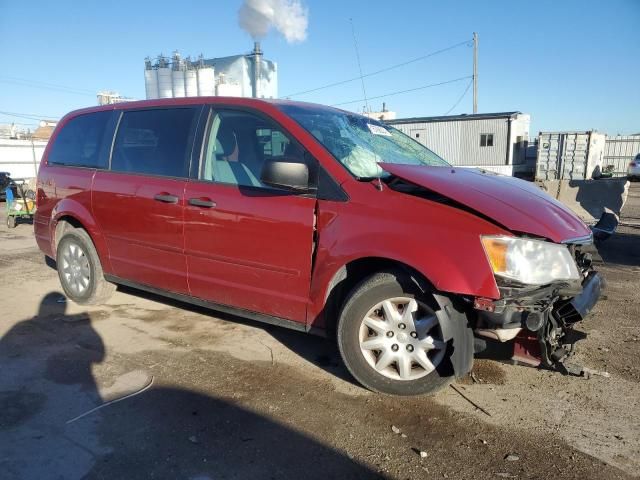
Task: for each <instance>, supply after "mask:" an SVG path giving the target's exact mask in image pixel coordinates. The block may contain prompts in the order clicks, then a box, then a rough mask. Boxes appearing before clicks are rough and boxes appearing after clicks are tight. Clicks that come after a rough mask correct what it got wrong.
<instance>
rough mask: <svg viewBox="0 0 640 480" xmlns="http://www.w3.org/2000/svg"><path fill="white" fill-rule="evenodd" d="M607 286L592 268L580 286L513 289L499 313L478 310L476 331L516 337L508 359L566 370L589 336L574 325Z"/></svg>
mask: <svg viewBox="0 0 640 480" xmlns="http://www.w3.org/2000/svg"><path fill="white" fill-rule="evenodd" d="M604 288H605V282H604V279H603V278H602V276H601V275H600V274H599V273H597V272H595V271H590V272H589V273H588V274H587V275H586V276H585V277H584V280H583V281H582V283H581V284H578V285H571V286H569V285H558V286H556V287H553V286H546V287H540V288H538V289H534V290H530V289H526V290H520V291H515V292H514V291H511V292H510V296H509V297H508V299H506V298H505V299H503V303H501V304H500V305H501V307H502V308H501V309H500V311H499V312H498V311H494V312H486V311H483V312H478V318H477V322H478V325H479V326H480V329H476V333H479V334H480V335H483V333H482V332H483V329H485V330H484V332H486V329H488V328H489V329H491V328H492V329H495V330H494V331H495V332H498V333H500V335H496V337H497V338H500V336H501V335H502V336H503V337H505V338H513V339H514V342H511V346H509V348H508V352H505V353H508V354H507V355H506V358H505V359H510V360H511V361H513V362H516V363H521V364H527V365H531V366H544V367H546V368H552V369H556V370H560V371H564V372H566V371H567V367H566V365H567V364H566V363H565V360H566V359H567V358H568V357H569V356H570V355H571V354H572V353H573V351H574V344H575V342H577V341H578V340H581V339H582V338H584V337H585V336H586V335H585V334H583V333H581V332H579V331H577V330H574V328H573V327H574V325H575V324H576V323H577V322H580V321H582V320H584V319H585V318H586V317H587V316H588V315H589V313H590V312H591V311H592V310H593V308H594V306H595V305H596V304H597V303H598V300H599V299H600V297H601V295H602V292H603V291H604ZM570 292H572V293H571V294H570V295H568V294H569V293H570ZM506 332H512V335H506ZM484 336H485V337H486V333H484ZM502 341H504V340H502ZM505 347H507V345H505Z"/></svg>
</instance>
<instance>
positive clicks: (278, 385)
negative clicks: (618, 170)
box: [0, 183, 640, 479]
mask: <svg viewBox="0 0 640 480" xmlns="http://www.w3.org/2000/svg"><path fill="white" fill-rule="evenodd" d="M3 206H4V205H0V207H3ZM623 214H624V215H623V222H626V223H627V225H628V226H624V227H621V228H620V230H619V234H617V235H616V236H615V237H614V238H613V239H611V240H609V241H608V242H607V243H605V244H604V245H603V246H602V247H601V248H600V250H599V252H596V253H597V255H596V260H597V264H598V268H599V270H600V271H601V272H602V273H603V274H604V276H605V278H606V280H607V282H608V291H607V294H606V295H607V298H606V299H605V300H604V301H602V302H601V303H600V304H599V305H598V306H597V308H596V310H595V312H594V314H593V316H592V317H591V318H589V319H588V320H587V321H585V322H584V325H583V326H582V328H583V330H584V331H585V332H586V333H587V334H588V337H587V339H586V340H584V341H582V342H581V343H580V344H579V351H578V354H577V358H576V361H577V362H580V363H582V364H583V365H585V366H587V367H589V368H592V369H594V370H598V371H606V372H608V373H610V377H609V378H606V377H603V376H593V377H591V378H590V379H584V378H576V377H564V376H561V375H560V374H558V373H552V372H548V371H542V370H536V369H532V368H527V367H521V366H513V365H508V364H505V363H500V362H498V361H495V360H491V359H485V360H477V361H476V367H475V372H474V373H475V375H474V377H475V379H476V381H472V380H471V379H464V380H462V381H460V382H458V383H457V384H456V385H455V386H456V388H457V389H458V391H459V392H462V393H463V394H464V395H465V396H466V397H467V398H469V399H471V400H472V401H473V402H475V403H476V404H477V405H480V406H481V407H482V408H483V409H484V410H485V411H486V413H485V412H483V411H481V410H478V409H476V408H475V407H474V406H473V405H472V404H470V403H469V402H468V401H466V400H465V399H464V398H462V396H461V395H460V394H459V393H458V392H456V391H455V390H454V389H453V388H448V389H446V390H445V391H443V392H441V393H439V394H438V395H436V396H435V397H420V398H393V397H386V396H381V395H377V394H373V393H370V392H368V391H366V390H363V389H362V388H360V387H359V386H357V385H356V384H354V382H353V381H352V380H351V378H350V377H349V375H348V374H347V372H346V371H345V369H344V368H343V367H342V366H341V365H340V362H339V358H338V355H337V352H336V349H335V347H334V345H333V344H332V343H331V342H329V341H326V340H323V339H319V338H316V337H312V336H307V335H303V334H298V333H295V332H291V331H287V330H283V329H279V328H276V327H269V326H263V325H260V324H256V323H252V322H249V321H245V320H241V319H238V318H234V317H229V316H222V315H219V314H216V313H213V312H207V311H203V310H200V309H197V308H193V307H188V306H185V305H180V304H177V303H174V302H171V301H167V300H164V299H161V298H158V297H152V296H149V295H146V294H142V293H140V292H136V291H133V290H125V289H120V290H119V291H118V293H117V294H116V295H115V296H114V297H113V298H112V299H111V300H110V301H109V303H108V304H106V305H104V306H101V307H98V308H82V307H79V306H77V305H74V304H72V303H66V302H65V301H64V297H63V296H62V295H61V293H60V291H61V289H60V287H59V284H58V279H57V276H56V272H55V271H54V270H52V269H51V268H49V267H47V266H46V265H45V262H44V259H43V256H42V255H41V254H40V252H39V251H38V250H37V248H36V246H35V242H34V240H33V237H32V229H31V226H30V225H20V226H19V227H18V228H16V229H14V230H7V229H6V227H4V225H5V222H4V218H3V217H2V218H0V224H1V225H3V226H2V227H0V279H1V282H0V472H2V473H0V477H2V478H3V479H25V478H38V479H41V478H65V479H73V478H81V477H86V478H193V479H209V478H210V479H222V478H225V479H234V478H235V479H246V478H260V479H262V478H306V479H311V478H323V479H327V478H397V479H409V478H410V479H413V478H492V479H495V478H576V479H577V478H598V479H601V478H616V479H618V478H630V477H633V476H634V475H638V472H640V405H639V399H640V364H639V362H638V359H639V358H640V323H639V318H640V301H638V295H639V292H640V280H639V278H640V277H639V274H640V184H637V183H636V184H634V185H632V190H631V194H630V198H629V202H628V204H627V206H626V207H625V210H624V212H623ZM633 224H637V226H633ZM137 392H139V393H137ZM136 393H137V394H136ZM392 427H395V428H394V429H392ZM397 429H399V431H400V433H394V430H397ZM421 451H422V452H425V453H426V457H423V456H421V455H420V452H421ZM508 456H510V457H508ZM507 457H508V458H507Z"/></svg>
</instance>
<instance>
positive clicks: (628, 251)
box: [596, 229, 640, 267]
mask: <svg viewBox="0 0 640 480" xmlns="http://www.w3.org/2000/svg"><path fill="white" fill-rule="evenodd" d="M596 248H597V253H598V255H599V256H600V257H601V258H602V260H603V261H604V262H605V263H609V264H616V265H626V266H630V267H638V266H640V229H637V233H628V232H624V233H623V232H616V233H614V234H613V235H612V236H611V237H610V238H608V239H607V240H605V241H603V242H599V243H598V244H597V245H596Z"/></svg>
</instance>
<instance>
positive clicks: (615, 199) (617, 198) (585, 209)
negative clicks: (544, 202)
mask: <svg viewBox="0 0 640 480" xmlns="http://www.w3.org/2000/svg"><path fill="white" fill-rule="evenodd" d="M536 183H537V184H538V186H539V187H540V188H542V189H543V190H545V191H546V192H547V193H548V194H549V195H551V196H552V197H554V198H556V199H558V200H559V201H561V202H562V203H564V204H565V205H566V206H567V207H569V209H571V210H572V211H573V212H574V213H575V214H576V215H578V216H579V217H580V218H581V219H582V220H584V221H585V222H586V223H594V222H597V221H598V220H600V218H601V217H602V215H603V214H604V212H605V211H606V210H608V211H611V212H613V213H615V214H616V215H620V212H621V211H622V207H623V206H624V204H625V202H626V201H627V195H628V194H629V181H628V180H627V179H626V178H602V179H598V180H543V181H539V182H536Z"/></svg>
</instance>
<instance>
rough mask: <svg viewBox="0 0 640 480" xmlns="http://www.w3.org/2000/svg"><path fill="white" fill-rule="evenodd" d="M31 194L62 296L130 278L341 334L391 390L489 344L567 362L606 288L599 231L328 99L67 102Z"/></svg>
mask: <svg viewBox="0 0 640 480" xmlns="http://www.w3.org/2000/svg"><path fill="white" fill-rule="evenodd" d="M37 202H38V210H37V214H36V218H35V235H36V238H37V241H38V245H39V246H40V248H41V249H42V251H43V252H44V253H45V254H46V255H47V256H49V257H51V258H53V259H55V260H56V264H57V269H58V273H59V277H60V281H61V283H62V287H63V289H64V291H65V293H66V295H67V296H68V297H69V298H70V299H72V300H73V301H75V302H77V303H80V304H95V303H100V302H104V301H105V300H106V299H107V298H108V297H109V295H111V293H112V292H113V291H114V290H115V288H116V287H115V286H116V285H117V284H122V285H127V286H131V287H135V288H139V289H141V290H146V291H150V292H154V293H159V294H162V295H166V296H168V297H171V298H174V299H178V300H182V301H185V302H189V303H194V304H198V305H203V306H208V307H211V308H212V309H216V310H220V311H225V312H231V313H235V314H238V315H242V316H245V317H248V318H251V319H255V320H260V321H264V322H267V323H272V324H276V325H282V326H286V327H290V328H294V329H296V330H301V331H307V332H314V333H319V334H323V335H327V336H333V335H335V338H336V339H337V343H338V346H339V349H340V352H341V355H342V358H343V360H344V363H345V365H346V366H347V368H348V369H349V371H350V372H351V373H352V374H353V376H354V377H355V378H356V379H357V380H358V381H359V382H360V383H361V384H362V385H364V386H365V387H367V388H369V389H372V390H375V391H379V392H384V393H391V394H399V395H412V394H421V393H429V392H434V391H435V390H437V389H439V388H441V387H442V386H444V385H446V384H447V383H448V382H449V381H451V380H452V379H453V378H455V377H460V376H462V375H465V374H466V373H468V372H469V371H470V369H471V366H472V362H473V356H474V351H475V350H477V349H478V348H481V347H482V345H483V344H486V342H487V340H488V341H489V342H492V341H493V342H508V341H513V342H512V343H513V345H514V358H517V359H519V360H521V361H525V362H529V363H533V364H536V365H541V366H545V367H549V368H560V369H561V368H563V363H562V362H563V360H564V359H565V358H566V357H567V355H568V354H569V353H570V351H571V346H572V340H571V338H572V335H571V330H572V327H573V326H574V325H575V323H576V322H578V321H580V320H582V319H583V318H584V317H585V315H586V314H587V313H588V312H589V311H590V310H591V308H592V307H593V306H594V304H595V303H596V302H597V301H598V297H599V296H600V290H601V283H602V282H601V279H600V276H599V275H598V274H597V273H596V272H594V271H593V270H592V268H591V259H590V255H589V254H588V253H587V252H585V251H584V250H585V249H584V246H585V245H586V244H589V243H591V242H592V235H591V231H590V230H589V228H588V227H587V226H586V225H585V224H584V223H583V222H582V221H581V220H580V219H578V218H577V217H576V216H575V215H574V214H573V213H572V212H571V211H569V210H568V209H567V208H566V207H564V206H563V205H562V204H560V203H559V202H557V201H556V200H554V199H553V198H551V197H550V196H548V195H546V194H545V193H543V192H542V191H541V190H539V189H538V188H536V187H535V185H533V184H530V183H527V182H524V181H521V180H518V179H515V178H511V177H504V176H499V175H495V174H493V173H490V172H485V171H479V170H472V169H465V168H458V167H452V166H451V165H449V164H448V163H447V162H446V161H445V160H443V159H442V158H440V157H439V156H438V155H436V154H435V153H434V152H432V151H430V150H428V149H427V148H425V147H424V146H422V145H421V144H419V143H417V142H416V141H414V140H413V139H411V138H409V137H408V136H406V135H404V134H402V133H401V132H399V131H398V130H395V129H394V128H391V127H389V126H387V125H385V124H383V123H381V122H378V121H376V120H372V119H370V118H366V117H363V116H361V115H357V114H354V113H350V112H346V111H342V110H337V109H334V108H330V107H325V106H321V105H314V104H308V103H298V102H290V101H279V100H278V101H276V100H274V101H267V100H257V99H246V98H223V97H211V98H207V97H205V98H181V99H169V100H152V101H142V102H131V103H122V104H118V105H109V106H104V107H97V108H89V109H85V110H79V111H75V112H72V113H70V114H68V115H67V116H66V117H65V118H64V119H63V120H62V121H61V122H60V123H59V124H58V127H57V129H56V131H55V133H54V135H53V136H52V138H51V141H50V142H49V145H48V146H47V149H46V152H45V154H44V157H43V159H42V164H41V167H40V172H39V175H38V191H37Z"/></svg>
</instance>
